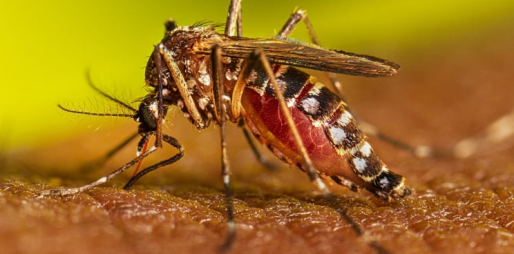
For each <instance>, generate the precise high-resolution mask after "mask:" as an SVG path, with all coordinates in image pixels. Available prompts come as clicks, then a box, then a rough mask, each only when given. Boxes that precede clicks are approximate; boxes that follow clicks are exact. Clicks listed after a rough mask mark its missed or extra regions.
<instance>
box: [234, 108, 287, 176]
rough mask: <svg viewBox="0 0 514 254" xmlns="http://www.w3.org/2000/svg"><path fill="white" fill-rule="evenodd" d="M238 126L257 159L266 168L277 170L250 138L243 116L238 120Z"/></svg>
mask: <svg viewBox="0 0 514 254" xmlns="http://www.w3.org/2000/svg"><path fill="white" fill-rule="evenodd" d="M238 126H239V127H240V128H241V129H242V130H243V134H244V135H245V138H246V141H247V142H248V145H250V148H251V149H252V151H253V154H254V155H255V157H256V158H257V160H258V161H259V162H260V163H261V164H262V165H264V166H265V167H266V168H267V169H268V170H270V171H275V170H277V168H278V167H277V165H276V164H275V163H272V162H270V161H269V160H268V159H267V158H266V156H264V155H262V154H261V152H260V151H259V149H258V148H257V146H256V145H255V142H254V140H253V139H252V135H251V134H250V131H249V130H248V128H247V127H246V123H245V121H244V119H243V118H241V120H239V123H238Z"/></svg>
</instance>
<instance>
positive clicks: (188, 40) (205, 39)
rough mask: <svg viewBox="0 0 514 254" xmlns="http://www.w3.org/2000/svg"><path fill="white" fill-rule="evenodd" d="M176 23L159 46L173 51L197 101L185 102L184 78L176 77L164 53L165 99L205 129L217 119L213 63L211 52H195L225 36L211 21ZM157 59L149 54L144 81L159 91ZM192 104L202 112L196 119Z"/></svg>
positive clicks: (168, 27)
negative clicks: (215, 28) (207, 53)
mask: <svg viewBox="0 0 514 254" xmlns="http://www.w3.org/2000/svg"><path fill="white" fill-rule="evenodd" d="M173 23H174V22H170V24H171V25H166V28H167V29H173V30H170V31H167V32H166V36H165V37H164V39H163V40H162V41H161V43H160V44H159V45H158V46H157V47H156V50H159V47H160V48H164V49H165V50H167V51H168V52H170V54H169V55H170V57H172V58H173V62H174V63H175V64H176V65H177V66H178V70H179V71H180V74H181V76H182V77H183V82H185V85H184V86H187V93H188V94H189V95H190V96H191V98H192V101H193V102H194V105H192V104H193V103H189V104H188V103H186V102H185V101H186V100H185V99H184V98H182V97H183V95H182V94H181V93H180V89H179V88H178V87H177V84H181V81H180V80H175V78H174V76H173V74H172V72H171V71H170V66H169V64H167V62H166V60H165V58H164V56H162V55H160V56H159V57H160V58H161V59H160V61H161V71H160V74H161V82H162V87H163V90H162V95H163V100H164V101H165V102H166V103H167V104H168V105H175V106H177V107H178V108H179V109H180V110H181V111H182V112H183V113H184V116H185V117H186V118H187V119H189V120H190V121H191V122H192V123H193V124H194V125H195V126H196V127H197V128H198V129H204V128H206V127H208V126H209V124H210V122H211V121H213V120H215V119H214V105H213V81H212V78H211V77H212V67H211V65H212V63H211V59H210V56H209V55H205V54H197V53H196V52H198V51H199V50H205V49H210V48H211V47H212V46H213V45H215V44H216V43H220V42H221V40H222V38H221V36H220V35H219V34H218V33H216V32H215V30H214V26H211V25H202V26H201V25H196V26H185V27H176V26H175V25H173ZM167 24H168V23H167ZM155 61H156V60H155V58H154V57H150V58H149V60H148V63H147V66H146V71H145V81H146V84H147V85H148V86H150V87H154V88H156V92H157V87H158V86H159V83H158V80H159V75H158V73H159V72H158V71H157V66H156V64H155ZM182 84H184V83H182ZM189 95H188V96H189ZM191 107H196V109H195V111H196V112H198V113H199V117H196V119H195V117H193V116H192V114H193V113H192V110H191Z"/></svg>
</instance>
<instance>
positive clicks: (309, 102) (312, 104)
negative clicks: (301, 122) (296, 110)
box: [300, 97, 319, 115]
mask: <svg viewBox="0 0 514 254" xmlns="http://www.w3.org/2000/svg"><path fill="white" fill-rule="evenodd" d="M300 103H301V106H302V108H303V109H304V110H305V112H307V113H308V114H310V115H315V114H316V113H317V112H318V110H319V101H318V100H316V98H312V97H309V98H305V99H304V100H302V101H301V102H300Z"/></svg>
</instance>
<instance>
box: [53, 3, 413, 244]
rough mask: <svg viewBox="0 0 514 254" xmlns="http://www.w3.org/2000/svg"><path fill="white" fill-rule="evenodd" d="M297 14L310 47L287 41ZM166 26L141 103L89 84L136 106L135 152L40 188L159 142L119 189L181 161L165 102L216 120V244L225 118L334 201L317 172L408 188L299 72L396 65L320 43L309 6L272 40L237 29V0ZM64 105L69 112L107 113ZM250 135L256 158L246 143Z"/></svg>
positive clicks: (344, 109)
mask: <svg viewBox="0 0 514 254" xmlns="http://www.w3.org/2000/svg"><path fill="white" fill-rule="evenodd" d="M301 21H303V22H304V23H305V25H306V27H307V30H308V31H309V35H310V37H311V42H312V44H308V43H303V42H297V41H294V42H293V41H291V40H288V38H287V37H288V36H289V34H290V33H291V31H292V30H293V29H294V28H295V27H296V26H297V24H298V23H299V22H301ZM165 27H166V33H165V36H164V38H163V39H162V41H161V42H160V43H158V44H157V45H156V46H155V48H154V51H153V53H152V55H151V57H150V58H149V60H148V63H147V66H146V71H145V81H146V84H147V86H148V87H149V88H150V89H149V90H150V92H149V94H148V95H146V96H145V97H144V98H143V99H142V100H141V103H140V105H139V107H138V109H134V108H132V107H130V106H129V105H126V104H124V103H123V102H121V101H119V100H117V99H116V98H114V97H112V96H110V95H108V94H105V93H103V92H102V91H100V90H98V89H97V88H96V87H94V86H93V88H95V89H96V90H97V91H98V92H100V93H101V94H102V95H103V96H105V97H107V98H108V99H110V100H112V101H114V102H116V103H118V104H120V105H122V106H123V107H125V108H127V109H129V110H131V112H133V114H121V115H117V116H125V117H132V118H133V119H134V120H135V121H136V122H138V123H139V127H138V133H139V134H140V136H141V138H140V141H139V143H138V150H137V157H136V158H135V159H133V160H132V161H130V162H128V163H127V164H126V165H124V166H123V167H121V168H119V169H117V170H116V171H113V172H112V173H111V174H109V175H107V176H105V177H102V178H100V179H99V180H97V181H95V182H93V183H90V184H88V185H85V186H82V187H77V188H69V189H58V190H47V191H44V192H43V195H72V194H76V193H79V192H83V191H87V190H89V189H91V188H93V187H95V186H98V185H100V184H103V183H105V182H107V181H109V180H110V179H112V178H114V177H115V176H117V175H118V174H120V173H122V172H124V171H125V170H127V169H128V168H130V167H132V166H134V165H136V164H137V163H139V162H140V161H141V160H143V158H145V157H147V156H148V155H150V154H151V153H153V152H154V151H155V150H157V149H158V148H161V147H162V146H163V143H167V144H169V145H171V146H173V147H175V148H176V149H177V150H178V152H177V153H176V154H175V155H173V156H172V157H170V158H168V159H166V160H164V161H161V162H159V163H156V164H154V165H152V166H149V167H147V168H145V169H143V170H141V171H140V172H138V173H137V174H135V175H133V176H132V177H131V178H130V179H129V181H128V182H127V184H126V185H125V186H124V189H129V188H130V187H131V186H132V185H133V184H134V183H135V182H136V181H137V180H138V179H140V178H141V177H142V176H144V175H146V174H147V173H149V172H151V171H153V170H156V169H157V168H160V167H163V166H166V165H169V164H172V163H174V162H176V161H177V160H179V159H180V158H181V157H182V156H183V155H184V148H183V146H182V145H181V144H180V142H179V141H178V140H177V139H175V138H174V137H172V136H170V135H167V134H165V133H163V131H162V126H163V123H164V122H165V117H166V114H167V111H168V109H169V108H170V107H171V106H176V107H178V108H179V109H180V110H181V111H182V112H183V114H184V116H185V117H186V118H187V119H189V121H190V122H191V123H192V124H193V125H194V126H195V127H196V128H197V129H198V130H203V129H205V128H207V127H208V126H209V125H210V124H211V123H212V124H215V125H218V126H220V136H221V151H222V156H221V173H222V178H223V183H224V191H225V202H226V207H227V220H228V229H227V236H226V240H225V242H224V244H223V245H222V247H223V249H229V248H230V247H231V246H232V244H233V242H234V240H235V236H236V230H235V222H234V212H233V205H232V193H231V190H230V175H231V168H230V166H229V160H228V156H227V143H226V123H227V122H234V123H239V124H240V126H242V127H243V130H246V131H248V132H249V133H251V134H253V136H254V137H255V138H256V139H257V140H258V141H259V142H260V143H261V144H264V145H266V146H267V147H268V148H269V149H270V150H271V151H272V152H273V153H274V154H275V155H276V156H277V157H278V158H279V159H281V160H282V161H284V162H286V163H287V164H289V165H295V166H297V167H298V168H299V169H301V170H302V171H304V172H305V173H306V174H307V175H308V177H309V179H310V181H311V182H312V183H313V184H314V185H315V186H316V187H317V189H318V190H320V191H321V192H322V193H323V194H324V195H325V197H326V198H327V199H328V200H330V201H331V202H333V203H337V202H336V199H335V197H334V195H333V194H332V193H331V192H330V190H329V189H328V188H327V186H326V185H325V183H324V182H323V181H322V177H325V178H330V179H332V180H333V181H334V182H336V183H337V184H340V185H343V186H346V187H348V188H349V189H351V190H353V191H358V190H360V189H366V190H367V191H369V192H371V193H373V194H374V195H375V196H376V197H378V198H380V199H383V200H386V201H391V200H394V199H399V198H403V197H405V196H408V195H409V194H411V191H410V189H409V188H407V187H406V186H405V185H404V182H405V178H404V177H402V176H401V175H399V174H397V173H394V172H393V171H391V170H390V169H389V168H388V167H387V166H386V164H385V163H384V162H382V160H381V159H380V158H379V157H378V156H377V154H376V153H375V152H374V150H373V149H372V147H371V145H370V144H369V143H368V142H367V140H366V135H365V134H364V132H363V131H362V129H361V128H360V127H359V124H358V122H357V120H356V119H355V117H354V116H353V115H352V113H351V112H350V109H349V107H348V105H347V103H346V102H345V101H344V100H343V99H342V95H338V94H336V93H334V92H332V91H331V90H330V89H328V88H327V87H326V86H324V85H323V84H321V83H320V82H318V80H317V78H316V77H314V76H311V75H309V74H307V73H305V72H304V71H302V70H300V69H298V67H300V68H308V69H314V70H320V71H324V72H327V73H339V74H347V75H356V76H365V77H389V76H393V75H394V74H396V73H397V71H398V70H399V68H400V67H399V65H397V64H395V63H393V62H390V61H387V60H383V59H380V58H377V57H373V56H368V55H361V54H354V53H349V52H345V51H341V50H329V49H326V48H323V47H321V45H320V43H319V41H318V39H317V37H316V35H315V33H314V30H313V28H312V25H311V23H310V21H309V19H308V18H307V15H306V12H305V11H303V10H300V9H298V10H296V11H294V12H293V14H292V15H291V16H290V17H289V19H288V20H287V22H286V23H285V24H284V26H283V27H282V29H281V30H280V31H279V32H278V34H277V36H276V37H275V38H266V39H260V38H246V37H243V36H242V15H241V0H232V1H231V3H230V6H229V11H228V17H227V21H226V25H225V31H224V32H223V33H219V32H217V28H218V27H217V26H215V25H212V24H208V23H199V24H196V25H193V26H184V27H178V26H177V25H176V23H175V22H174V21H173V20H169V21H167V22H166V24H165ZM329 76H330V78H331V80H332V81H331V83H332V86H334V87H335V88H336V90H340V89H339V87H340V84H339V82H338V81H337V79H336V78H335V74H329ZM63 109H64V110H66V111H69V112H72V113H82V114H94V115H105V116H108V115H112V114H99V113H90V112H81V111H74V110H70V109H67V108H63ZM152 136H155V143H154V145H153V146H152V147H151V148H150V149H148V150H146V149H145V147H146V145H147V143H148V142H149V138H150V137H152ZM246 136H247V137H249V135H246ZM131 138H133V137H131ZM247 139H248V141H249V143H250V144H251V146H252V147H253V148H254V152H256V154H257V155H258V158H261V159H260V160H261V161H263V159H262V157H261V156H260V155H259V153H258V151H257V150H256V149H255V146H254V145H253V140H252V139H251V138H247ZM125 143H126V142H125ZM336 207H337V206H336ZM336 210H337V211H338V212H339V214H340V215H341V216H342V217H343V218H345V219H346V220H347V221H348V222H349V223H350V225H351V226H352V228H353V229H354V231H355V232H356V233H357V235H359V236H360V235H362V234H363V231H362V229H361V228H360V226H359V225H358V224H357V223H356V222H354V221H353V220H352V219H351V218H350V217H349V216H348V215H347V214H346V210H344V209H342V208H337V209H336ZM368 243H369V244H370V245H371V246H372V247H374V248H375V249H376V250H377V252H379V253H387V251H386V250H385V249H384V248H383V247H381V245H380V244H378V243H377V242H375V241H372V240H370V241H369V242H368Z"/></svg>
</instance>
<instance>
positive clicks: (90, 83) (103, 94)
mask: <svg viewBox="0 0 514 254" xmlns="http://www.w3.org/2000/svg"><path fill="white" fill-rule="evenodd" d="M90 74H91V73H90V71H89V70H88V71H87V72H86V78H87V83H88V84H89V86H90V87H91V88H93V89H94V90H95V91H96V92H98V93H99V94H101V95H102V96H104V97H105V98H107V99H109V100H111V101H113V102H115V103H117V104H118V105H120V106H122V107H124V108H126V109H128V110H130V111H132V112H134V113H135V112H136V109H135V108H133V107H131V106H130V105H128V104H126V103H125V102H122V101H120V100H118V99H116V98H114V97H112V96H111V95H109V94H107V93H105V92H104V91H102V90H100V88H98V87H96V86H95V84H94V83H93V81H92V80H91V75H90ZM59 107H60V108H61V109H63V110H65V111H68V112H72V111H73V110H71V111H70V110H66V109H64V108H62V107H61V106H59ZM81 112H82V111H78V112H72V113H80V114H84V113H81ZM85 113H89V112H85ZM86 115H97V114H86ZM97 116H98V115H97Z"/></svg>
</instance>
